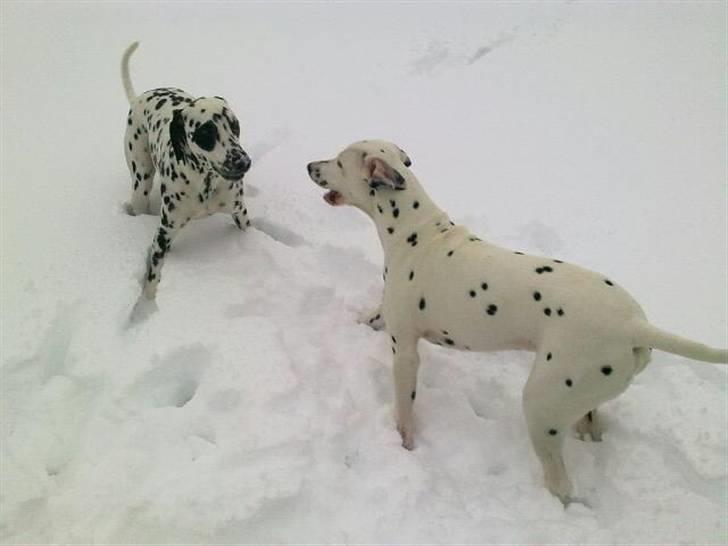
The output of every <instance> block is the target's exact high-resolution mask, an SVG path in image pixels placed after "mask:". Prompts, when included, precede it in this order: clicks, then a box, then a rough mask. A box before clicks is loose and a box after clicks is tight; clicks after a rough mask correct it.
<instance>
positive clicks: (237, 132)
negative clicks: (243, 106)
mask: <svg viewBox="0 0 728 546" xmlns="http://www.w3.org/2000/svg"><path fill="white" fill-rule="evenodd" d="M230 130H231V131H232V132H233V134H234V135H235V136H236V137H239V136H240V124H239V123H238V120H237V119H234V120H233V122H232V123H231V124H230Z"/></svg>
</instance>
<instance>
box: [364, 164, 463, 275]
mask: <svg viewBox="0 0 728 546" xmlns="http://www.w3.org/2000/svg"><path fill="white" fill-rule="evenodd" d="M405 185H406V187H405V189H404V190H392V189H382V188H374V189H373V190H372V192H373V195H372V203H373V205H372V209H371V210H370V211H369V216H371V218H372V220H373V221H374V224H375V225H376V227H377V233H378V235H379V240H380V242H381V243H382V249H383V250H384V255H385V261H387V262H388V261H389V258H390V257H392V256H393V255H394V254H395V253H398V252H402V251H405V252H407V251H409V250H410V249H417V248H422V246H423V245H425V244H426V243H427V241H429V240H430V239H431V238H432V237H434V236H437V235H438V234H440V233H441V232H444V230H446V229H450V228H451V227H452V223H451V222H450V218H449V217H448V215H447V214H446V213H445V212H444V211H443V210H442V209H440V208H439V207H438V206H437V205H435V203H434V202H433V201H432V199H430V197H429V196H428V195H427V193H425V191H424V190H423V189H422V186H420V184H419V182H418V181H417V179H416V178H415V177H414V175H413V174H411V173H407V175H406V176H405ZM413 242H414V243H415V244H413Z"/></svg>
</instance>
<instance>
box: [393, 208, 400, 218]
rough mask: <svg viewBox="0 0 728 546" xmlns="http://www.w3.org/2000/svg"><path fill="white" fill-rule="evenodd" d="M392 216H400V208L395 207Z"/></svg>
mask: <svg viewBox="0 0 728 546" xmlns="http://www.w3.org/2000/svg"><path fill="white" fill-rule="evenodd" d="M392 216H394V217H395V218H397V217H398V216H399V209H394V210H393V211H392Z"/></svg>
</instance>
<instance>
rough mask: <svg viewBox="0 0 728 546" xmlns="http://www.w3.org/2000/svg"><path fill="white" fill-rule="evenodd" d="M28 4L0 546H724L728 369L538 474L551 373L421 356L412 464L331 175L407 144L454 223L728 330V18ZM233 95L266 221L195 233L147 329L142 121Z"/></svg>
mask: <svg viewBox="0 0 728 546" xmlns="http://www.w3.org/2000/svg"><path fill="white" fill-rule="evenodd" d="M0 9H1V10H2V13H1V16H2V17H1V19H2V22H1V24H2V28H1V29H0V30H1V32H0V34H1V35H2V59H1V60H2V156H1V160H2V165H1V166H0V169H1V170H0V172H1V180H2V195H1V197H2V199H1V202H0V207H1V210H0V213H1V214H2V226H1V227H2V271H1V272H2V290H1V298H2V300H1V302H0V303H1V305H2V329H1V330H2V332H1V333H2V339H1V342H2V368H0V372H1V379H2V386H1V388H2V390H1V393H2V397H1V403H2V407H1V409H2V431H1V432H2V435H1V437H0V441H1V442H2V443H1V446H0V454H1V457H0V465H1V466H0V471H1V472H0V477H1V482H0V503H1V505H0V540H2V542H3V543H7V544H16V543H51V542H52V543H78V544H80V543H99V544H103V543H153V544H156V543H160V544H161V543H167V544H168V543H181V542H184V543H205V544H213V543H214V544H222V543H251V542H260V543H381V544H395V543H397V544H403V543H418V544H423V543H430V544H432V543H437V544H453V543H478V544H483V543H530V544H545V543H572V544H596V543H600V544H635V543H640V544H647V543H650V544H676V543H681V544H686V543H690V544H726V540H727V537H728V529H727V527H726V522H727V519H726V517H725V515H726V510H727V509H728V501H727V500H726V499H727V494H728V493H727V492H728V470H727V469H726V454H727V452H728V438H727V432H726V431H728V426H727V425H728V418H727V413H726V410H727V407H728V406H727V404H728V398H727V394H726V373H725V368H724V367H720V366H716V365H710V364H701V363H695V362H691V361H687V360H685V359H682V358H680V357H677V356H673V355H669V354H664V353H656V354H655V358H654V360H653V363H652V364H651V365H650V366H649V367H648V368H647V370H646V371H645V372H644V373H643V374H642V375H640V376H639V377H638V378H637V380H636V381H635V383H634V384H633V385H632V386H631V387H630V389H629V390H628V391H627V392H626V393H625V394H624V395H622V396H621V397H620V398H618V399H617V400H615V401H613V402H611V403H609V404H607V405H606V406H605V408H604V415H605V419H606V426H607V432H606V434H605V438H604V442H602V443H601V444H593V443H584V442H580V441H578V440H577V439H575V438H570V439H569V440H567V447H566V450H567V452H566V457H567V464H568V468H569V469H570V473H571V476H572V479H573V481H574V482H575V484H576V487H577V489H578V494H579V496H580V497H582V498H584V499H585V501H586V503H587V504H586V505H582V504H572V505H571V506H570V507H569V508H568V509H566V510H564V508H563V507H562V505H561V504H560V502H559V501H558V500H556V499H555V498H553V497H552V496H551V495H550V494H549V493H547V492H546V490H545V489H544V488H543V485H542V478H541V473H540V467H539V465H538V462H537V460H536V458H535V455H534V454H533V452H532V450H531V447H530V444H529V441H528V439H527V435H526V431H525V424H524V422H523V419H522V416H521V409H520V408H521V404H520V391H521V389H522V386H523V384H524V382H525V379H526V376H527V374H528V370H529V355H528V354H527V353H515V352H514V353H498V354H472V355H471V354H463V353H457V352H451V351H447V350H445V349H440V348H437V347H434V346H429V345H425V344H423V345H422V347H421V355H422V357H423V365H422V369H421V374H420V387H419V389H418V397H417V404H416V406H415V412H416V422H417V433H416V449H415V450H414V451H412V452H407V451H405V450H404V449H402V448H401V447H400V439H399V437H398V434H397V432H396V430H395V427H394V422H393V414H392V384H391V379H390V375H391V361H390V356H391V353H390V351H389V347H388V343H387V336H386V335H385V334H383V333H376V332H373V331H371V330H369V329H368V328H366V327H364V326H362V325H359V324H357V321H356V320H357V317H358V315H359V314H360V313H362V312H364V311H365V310H367V309H369V308H372V307H373V306H374V305H376V303H377V298H378V297H379V293H380V290H381V286H382V283H381V263H382V256H381V250H380V249H379V246H378V241H377V239H376V237H375V232H374V229H373V226H372V225H370V222H369V221H368V220H367V219H366V218H365V217H363V216H362V215H361V214H360V213H358V212H357V211H355V210H353V209H347V208H336V209H332V208H330V207H328V206H327V205H326V204H325V203H324V201H323V200H322V199H321V193H322V192H321V191H320V189H318V188H316V187H315V186H314V185H313V184H312V183H311V182H310V180H308V177H307V176H306V171H305V165H306V163H307V162H309V161H312V160H315V159H323V158H327V157H331V156H333V155H334V154H335V153H336V152H338V151H339V150H340V149H341V148H343V147H344V146H345V145H347V144H348V143H350V142H351V141H354V140H359V139H362V138H385V139H388V140H392V141H395V142H397V143H398V144H399V145H400V146H401V147H402V148H404V149H405V150H406V151H407V152H408V154H409V155H410V156H411V158H412V159H413V162H414V164H413V169H414V172H415V173H416V174H417V175H418V177H419V178H420V180H421V181H422V183H423V185H424V186H425V187H426V188H427V189H428V190H429V192H430V193H431V195H432V197H433V198H434V200H435V201H436V202H437V203H438V204H440V205H441V206H442V207H443V208H444V209H445V210H447V211H448V212H450V214H451V215H452V217H453V218H454V219H456V221H458V222H462V223H465V224H467V225H468V226H469V227H470V228H471V229H472V230H473V231H475V232H476V233H479V234H480V235H482V236H484V237H487V238H490V239H491V240H493V241H495V242H498V243H500V244H503V245H508V246H511V247H513V248H514V249H520V250H523V251H529V252H534V253H543V254H546V255H551V256H555V257H559V258H561V259H565V260H569V261H573V262H576V263H579V264H582V265H584V266H586V267H589V268H592V269H595V270H598V271H602V272H604V273H605V274H609V276H610V277H611V278H614V279H615V280H616V281H618V282H619V283H620V284H621V285H623V286H625V287H627V288H628V289H629V290H630V291H631V292H632V294H633V295H634V296H635V297H636V298H637V299H638V300H639V301H640V302H641V303H642V304H643V306H644V308H645V310H646V311H647V313H648V315H649V317H650V318H651V319H652V320H653V322H654V323H655V324H657V325H658V326H660V327H662V328H665V329H668V330H671V331H673V332H675V333H679V334H681V335H684V336H687V337H691V338H693V339H697V340H700V341H703V342H705V343H708V344H710V345H713V346H723V347H725V346H726V345H728V339H726V337H727V336H726V326H727V324H728V319H727V315H728V312H727V305H726V301H727V300H726V298H727V286H728V283H726V280H727V279H726V260H727V254H726V252H727V251H726V248H727V247H728V244H727V241H726V178H727V174H728V172H727V163H726V149H728V143H727V142H726V129H727V127H726V115H727V110H726V72H725V67H726V65H727V64H728V59H727V58H726V48H725V36H726V9H727V8H726V4H725V3H721V2H712V3H711V2H690V3H687V2H685V3H683V2H666V3H653V2H639V3H638V2H634V3H620V2H615V3H612V2H588V3H586V2H585V3H582V2H571V3H569V2H565V3H553V2H549V3H447V2H440V3H397V4H385V3H341V4H334V3H301V4H294V3H269V4H261V3H257V4H252V3H241V4H231V3H212V4H202V3H200V4H199V5H194V4H190V3H160V4H153V5H152V4H146V3H105V4H102V3H79V4H72V3H30V2H28V3H25V2H21V3H11V2H3V3H2V5H1V7H0ZM133 40H140V41H141V47H140V48H139V50H138V51H137V53H136V54H135V56H134V58H133V59H132V78H133V81H134V85H135V87H136V89H137V91H139V92H141V91H142V90H144V89H148V88H152V87H158V86H164V85H175V86H179V87H182V88H184V89H186V90H188V91H190V92H191V93H193V94H198V95H205V94H207V95H215V94H219V95H223V96H225V97H226V98H227V99H228V100H229V101H230V102H231V104H232V105H233V107H234V109H235V111H236V113H237V114H238V116H239V117H240V119H241V122H242V126H243V134H244V142H245V146H246V148H247V149H248V150H249V152H250V153H251V156H252V157H253V159H254V166H253V169H252V171H251V172H250V174H249V176H248V181H249V183H250V184H251V185H252V186H254V187H255V188H257V190H258V191H257V194H256V195H255V196H252V197H250V198H249V200H248V208H249V210H250V212H251V214H252V215H253V216H254V217H255V218H256V221H255V222H256V229H253V230H250V231H249V232H247V233H245V234H241V233H240V232H238V231H237V230H236V229H235V228H234V227H233V224H232V222H231V220H230V218H229V217H227V216H222V215H217V216H214V217H211V218H209V219H206V220H201V221H198V222H196V223H194V224H192V225H191V226H190V227H188V228H186V230H185V231H184V232H183V234H182V235H181V236H180V237H179V239H178V240H177V241H176V242H175V245H174V248H173V251H172V253H171V254H170V256H169V258H168V260H167V263H166V265H165V268H164V279H163V281H162V283H161V285H160V289H159V294H158V306H159V309H158V311H157V312H156V313H154V314H153V315H152V316H151V317H150V318H149V319H148V320H147V321H145V322H142V323H141V324H137V325H131V326H130V325H129V323H128V316H129V313H130V311H131V308H132V306H133V304H134V301H135V299H136V297H137V295H138V293H139V290H140V287H139V284H138V279H139V277H140V276H141V274H142V268H143V257H144V254H145V251H146V248H147V247H148V245H149V243H150V241H151V237H152V233H153V229H154V227H155V224H156V222H157V218H155V217H152V216H147V217H130V216H127V215H125V214H124V213H123V212H122V204H123V202H124V201H125V200H127V199H128V198H129V194H130V191H129V186H130V183H129V177H128V173H127V171H126V166H125V163H124V159H123V152H122V138H123V130H124V124H125V120H126V111H127V104H126V101H125V97H124V93H123V91H122V87H121V82H120V78H119V68H118V66H119V61H120V57H121V53H122V51H123V49H124V48H125V47H126V46H127V45H128V44H129V43H130V42H131V41H133Z"/></svg>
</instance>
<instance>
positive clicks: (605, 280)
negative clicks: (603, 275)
mask: <svg viewBox="0 0 728 546" xmlns="http://www.w3.org/2000/svg"><path fill="white" fill-rule="evenodd" d="M604 282H605V283H607V284H608V285H609V286H614V283H613V282H612V281H610V280H609V279H604Z"/></svg>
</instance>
